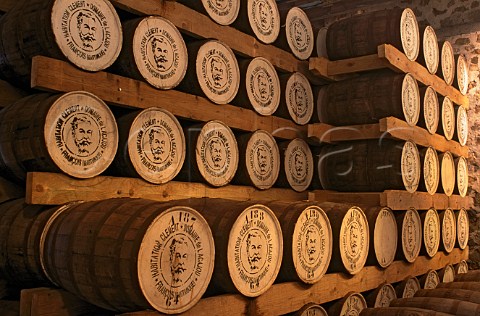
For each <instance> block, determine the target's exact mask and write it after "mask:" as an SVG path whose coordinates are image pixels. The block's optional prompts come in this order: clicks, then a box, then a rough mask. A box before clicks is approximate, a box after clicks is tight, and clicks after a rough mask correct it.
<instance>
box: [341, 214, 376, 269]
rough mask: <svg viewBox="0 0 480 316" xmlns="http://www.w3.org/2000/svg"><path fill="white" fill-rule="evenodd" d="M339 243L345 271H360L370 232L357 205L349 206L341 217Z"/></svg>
mask: <svg viewBox="0 0 480 316" xmlns="http://www.w3.org/2000/svg"><path fill="white" fill-rule="evenodd" d="M339 244H340V257H341V258H342V263H343V266H344V267H345V269H346V270H347V272H348V273H350V274H352V275H353V274H357V273H358V272H360V270H362V268H363V266H364V265H365V263H366V261H367V257H368V250H369V244H370V234H369V229H368V220H367V217H366V216H365V213H364V212H363V211H362V209H360V208H359V207H356V206H353V207H351V208H350V209H349V210H348V211H347V213H346V214H345V216H344V217H343V220H342V225H341V227H340V236H339Z"/></svg>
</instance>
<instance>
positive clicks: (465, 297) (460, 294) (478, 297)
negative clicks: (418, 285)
mask: <svg viewBox="0 0 480 316" xmlns="http://www.w3.org/2000/svg"><path fill="white" fill-rule="evenodd" d="M415 296H416V297H443V298H451V299H455V300H460V301H465V302H471V303H475V304H480V292H477V291H471V290H462V289H447V288H438V289H432V290H419V291H417V293H415Z"/></svg>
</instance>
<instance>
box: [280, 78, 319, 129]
mask: <svg viewBox="0 0 480 316" xmlns="http://www.w3.org/2000/svg"><path fill="white" fill-rule="evenodd" d="M285 102H286V104H287V109H288V113H289V114H290V117H291V118H292V120H293V121H294V122H295V123H297V124H299V125H305V124H307V123H308V122H309V121H310V119H311V118H312V115H313V111H314V107H315V105H314V100H313V91H312V86H311V84H310V82H309V81H308V79H307V77H305V75H303V74H302V73H300V72H295V73H293V74H292V75H291V76H290V77H289V78H288V81H287V84H286V86H285Z"/></svg>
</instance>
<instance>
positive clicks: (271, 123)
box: [31, 56, 307, 139]
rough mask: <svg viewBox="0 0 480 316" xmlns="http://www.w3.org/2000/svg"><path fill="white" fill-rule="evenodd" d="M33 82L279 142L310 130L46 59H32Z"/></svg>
mask: <svg viewBox="0 0 480 316" xmlns="http://www.w3.org/2000/svg"><path fill="white" fill-rule="evenodd" d="M31 79H32V82H31V85H32V88H36V89H41V90H46V91H55V92H69V91H76V90H85V91H88V92H91V93H93V94H95V95H97V96H98V97H99V98H101V99H103V100H104V101H105V102H107V103H110V104H113V105H117V106H122V107H130V108H140V109H144V108H148V107H153V106H157V107H161V108H164V109H166V110H168V111H170V112H172V113H173V114H174V115H176V116H178V117H181V118H184V119H192V120H198V121H209V120H220V121H222V122H224V123H225V124H227V125H228V126H230V127H232V128H235V129H239V130H243V131H255V130H257V129H263V130H266V131H268V132H270V133H272V134H273V135H274V136H276V137H279V138H286V139H293V138H296V137H302V138H304V137H306V134H307V126H299V125H296V124H295V123H294V122H293V121H291V120H287V119H284V118H280V117H276V116H261V115H259V114H257V113H255V112H254V111H252V110H249V109H244V108H240V107H236V106H233V105H228V104H225V105H218V104H214V103H212V102H210V101H209V100H207V99H206V98H203V97H199V96H195V95H191V94H188V93H184V92H180V91H176V90H158V89H155V88H153V87H152V86H150V85H149V84H147V83H145V82H142V81H138V80H134V79H130V78H126V77H122V76H118V75H114V74H110V73H107V72H95V73H92V72H85V71H82V70H80V69H78V68H76V67H74V66H73V65H71V64H69V63H67V62H64V61H60V60H56V59H52V58H48V57H43V56H36V57H34V58H33V62H32V78H31Z"/></svg>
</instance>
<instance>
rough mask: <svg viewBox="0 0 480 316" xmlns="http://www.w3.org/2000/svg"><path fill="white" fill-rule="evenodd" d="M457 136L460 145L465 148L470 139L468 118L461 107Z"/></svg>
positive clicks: (458, 114) (458, 116)
mask: <svg viewBox="0 0 480 316" xmlns="http://www.w3.org/2000/svg"><path fill="white" fill-rule="evenodd" d="M457 135H458V142H459V143H460V145H462V146H465V145H466V144H467V139H468V116H467V110H465V108H464V107H463V106H460V107H459V108H458V111H457Z"/></svg>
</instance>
